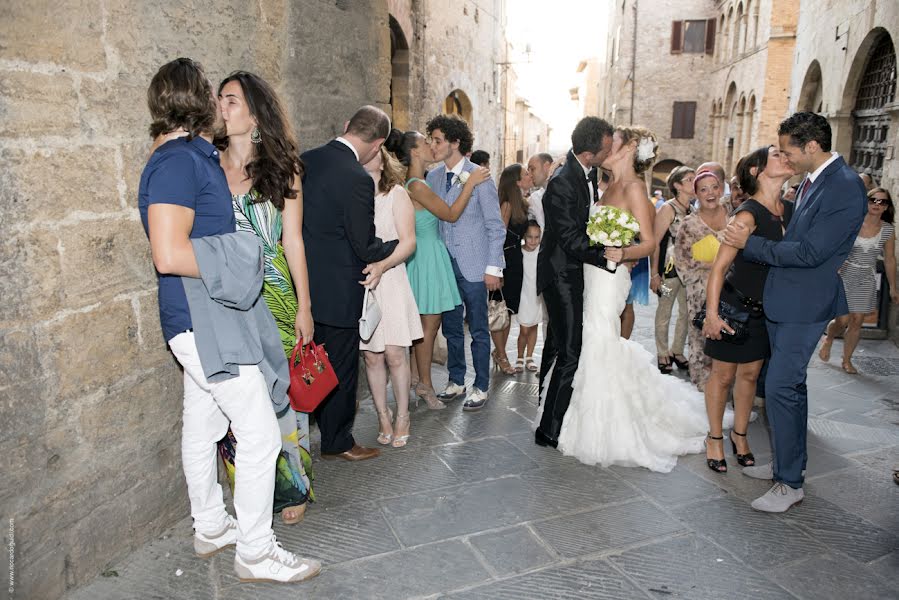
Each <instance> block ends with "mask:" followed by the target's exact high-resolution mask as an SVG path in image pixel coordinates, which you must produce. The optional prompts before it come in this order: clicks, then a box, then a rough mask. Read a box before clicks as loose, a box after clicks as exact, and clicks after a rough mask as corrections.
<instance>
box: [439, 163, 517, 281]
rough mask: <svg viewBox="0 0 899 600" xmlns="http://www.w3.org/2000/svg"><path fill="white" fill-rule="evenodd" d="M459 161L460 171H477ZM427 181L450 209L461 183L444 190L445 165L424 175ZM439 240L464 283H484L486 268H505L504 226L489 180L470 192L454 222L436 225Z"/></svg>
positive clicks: (495, 193)
mask: <svg viewBox="0 0 899 600" xmlns="http://www.w3.org/2000/svg"><path fill="white" fill-rule="evenodd" d="M462 160H463V161H465V163H464V166H463V167H462V170H463V171H466V172H470V171H474V170H475V169H476V168H477V165H475V164H474V163H473V162H471V161H470V160H468V159H467V158H463V159H462ZM427 179H428V185H429V186H430V187H431V189H432V190H434V193H435V194H437V195H438V196H440V197H441V198H443V200H444V201H445V202H446V203H447V204H448V205H450V206H452V205H453V203H455V201H456V200H457V199H458V198H459V195H460V194H461V193H462V184H461V183H456V184H454V185H453V187H451V188H450V190H449V191H448V192H447V191H446V165H445V164H441V165H440V166H439V167H437V168H436V169H434V170H433V171H431V172H430V173H428V177H427ZM440 237H441V238H443V243H445V244H446V249H447V250H449V253H450V256H452V257H453V258H454V259H455V260H456V264H458V265H459V270H460V271H461V272H462V276H463V277H464V278H465V279H466V280H467V281H471V282H478V281H484V273H485V272H486V270H487V267H499V268H500V269H504V268H505V267H506V259H505V257H504V255H503V243H504V242H505V241H506V225H505V224H504V223H503V218H502V216H500V213H499V195H498V194H497V191H496V185H495V184H494V183H493V181H492V180H490V179H488V180H487V181H485V182H484V183H482V184H480V185H478V186H477V187H476V188H475V189H474V191H473V192H472V197H471V200H470V201H469V202H468V206H466V207H465V210H464V211H462V215H461V216H460V217H459V220H458V221H456V222H455V223H446V222H444V221H441V222H440Z"/></svg>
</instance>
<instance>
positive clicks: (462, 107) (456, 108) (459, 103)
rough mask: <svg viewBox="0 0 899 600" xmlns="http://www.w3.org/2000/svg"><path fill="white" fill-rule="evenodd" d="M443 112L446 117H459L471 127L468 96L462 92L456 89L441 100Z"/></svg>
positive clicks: (470, 110)
mask: <svg viewBox="0 0 899 600" xmlns="http://www.w3.org/2000/svg"><path fill="white" fill-rule="evenodd" d="M443 112H445V113H446V114H448V115H459V116H460V117H462V118H463V119H465V120H466V121H467V122H468V124H469V126H471V125H472V120H471V119H472V109H471V100H469V98H468V94H466V93H465V92H463V91H462V90H459V89H456V90H453V91H452V92H450V93H449V94H447V96H446V98H445V99H444V100H443Z"/></svg>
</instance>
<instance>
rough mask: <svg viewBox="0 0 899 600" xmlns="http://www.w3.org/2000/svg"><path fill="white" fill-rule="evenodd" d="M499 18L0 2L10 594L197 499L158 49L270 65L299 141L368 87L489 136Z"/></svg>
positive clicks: (414, 1) (400, 11) (41, 588)
mask: <svg viewBox="0 0 899 600" xmlns="http://www.w3.org/2000/svg"><path fill="white" fill-rule="evenodd" d="M504 14H505V6H504V2H503V0H478V2H476V3H475V2H470V1H467V0H462V1H461V2H458V3H451V4H449V5H448V4H447V3H439V2H437V1H436V0H406V1H401V0H390V1H388V0H358V1H355V0H353V1H350V0H332V1H329V2H322V1H320V0H301V1H295V2H288V1H287V0H260V1H258V2H252V3H247V2H237V1H236V0H220V1H218V2H212V1H211V0H194V1H193V2H190V3H188V4H185V5H177V6H175V5H170V4H169V3H163V2H158V1H148V2H139V3H135V2H127V1H123V0H80V1H78V2H74V1H63V2H54V3H50V2H46V1H42V0H38V1H37V2H30V3H26V2H13V3H7V4H6V5H5V8H4V11H3V16H4V18H3V19H0V39H2V40H3V42H2V44H0V114H2V115H3V127H2V128H0V162H2V164H3V168H2V170H0V184H2V185H0V208H2V214H3V215H4V216H3V217H0V240H2V242H0V299H2V302H0V339H2V340H3V343H2V344H0V366H2V371H0V372H2V373H3V377H2V381H0V408H2V412H3V419H4V427H2V428H0V454H2V455H3V456H4V461H5V463H4V464H5V469H4V474H5V480H4V484H3V486H2V487H0V514H3V515H4V517H8V518H10V519H14V522H15V542H16V546H15V559H16V562H15V564H16V581H17V586H16V592H17V594H16V597H22V598H43V599H48V600H50V599H53V598H58V597H60V596H61V595H62V594H63V593H64V592H65V591H66V590H67V589H70V588H72V587H76V586H78V585H80V584H81V583H83V582H84V581H86V580H88V579H90V578H92V577H94V576H96V575H97V574H98V573H99V572H100V571H101V570H102V569H103V568H104V566H105V565H107V564H109V563H110V562H112V561H114V560H115V559H116V558H117V557H119V556H122V555H124V554H125V553H127V552H129V551H131V550H133V549H135V548H137V547H139V546H141V545H142V544H143V543H145V542H146V541H148V540H150V539H152V538H153V537H155V536H156V535H158V534H159V533H160V532H162V531H164V530H165V529H167V528H168V527H170V526H171V525H172V524H173V523H175V522H176V521H178V520H180V519H182V518H185V517H187V515H188V502H187V495H186V490H185V486H184V477H183V474H182V470H181V458H180V452H179V447H180V444H179V439H180V411H181V408H180V406H181V394H182V387H181V373H180V370H179V369H178V367H177V364H176V363H175V361H174V359H173V358H172V356H171V354H170V353H169V352H168V350H167V348H166V346H165V344H164V342H163V339H162V336H161V332H160V328H159V319H158V305H157V301H156V277H155V274H154V271H153V266H152V262H151V259H150V253H149V247H148V244H147V240H146V238H145V236H144V232H143V231H142V228H141V224H140V220H139V217H138V212H137V187H138V182H139V177H140V173H141V169H142V166H143V165H144V164H145V162H146V160H147V152H148V149H149V146H150V140H149V138H148V136H147V128H148V125H149V120H150V119H149V114H148V111H147V108H146V90H147V86H148V84H149V81H150V79H151V77H152V76H153V74H154V73H155V72H156V70H157V69H158V67H159V66H160V65H162V64H163V63H165V62H167V61H169V60H172V59H173V58H176V57H178V56H189V57H191V58H194V59H197V60H199V61H200V62H201V63H203V65H204V66H205V68H206V70H207V73H208V75H209V77H210V78H211V80H212V81H213V82H214V83H215V82H218V81H220V80H221V79H222V78H224V77H225V76H226V75H227V74H228V73H230V72H231V71H233V70H235V69H246V70H250V71H254V72H256V73H258V74H259V75H261V76H262V77H264V78H265V79H267V80H268V81H270V82H271V83H272V84H273V85H274V86H275V87H276V89H277V90H278V91H279V92H280V94H281V96H282V98H283V99H284V101H285V103H286V105H287V109H288V112H289V115H290V117H291V119H292V121H293V123H294V126H295V127H296V129H297V132H298V136H299V140H300V145H301V147H302V149H308V148H310V147H313V146H316V145H318V144H321V143H323V142H325V141H327V140H328V139H329V138H332V137H334V136H335V135H338V134H339V133H340V132H342V130H343V124H344V122H345V121H346V120H347V119H348V118H349V117H350V116H351V115H352V113H353V111H355V110H356V109H357V108H358V107H359V106H361V105H363V104H375V105H377V106H380V107H382V108H384V109H385V110H388V111H389V112H390V113H392V114H393V116H394V120H395V122H396V125H398V126H400V127H404V128H406V127H409V128H412V127H414V128H422V127H423V126H424V122H425V121H426V120H427V118H429V117H430V116H432V115H434V114H437V113H439V112H442V111H444V110H449V111H450V112H460V113H462V114H463V115H464V116H466V117H467V118H469V119H470V121H471V122H472V124H473V127H474V131H475V133H476V135H477V142H476V143H478V144H481V145H487V147H488V148H489V149H492V151H493V152H498V151H499V149H500V148H501V139H502V136H503V133H502V131H503V126H504V119H503V118H502V115H503V110H502V107H501V95H500V94H499V87H498V86H499V80H498V69H497V67H496V64H495V63H496V62H498V61H499V60H500V59H499V58H498V56H499V53H498V52H497V50H496V49H498V48H499V49H501V48H502V43H501V40H502V33H503V25H502V24H503V19H504ZM474 48H476V49H478V52H477V54H476V56H477V59H476V60H475V59H473V56H475V55H474V53H473V52H472V49H474ZM6 530H7V529H6V527H4V535H6ZM7 541H8V540H7Z"/></svg>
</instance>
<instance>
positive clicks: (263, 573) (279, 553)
mask: <svg viewBox="0 0 899 600" xmlns="http://www.w3.org/2000/svg"><path fill="white" fill-rule="evenodd" d="M234 570H235V571H236V572H237V577H238V578H239V579H240V580H241V581H243V582H276V583H297V582H300V581H306V580H307V579H311V578H312V577H315V576H316V575H318V574H319V573H320V572H321V570H322V564H321V563H320V562H319V561H317V560H314V559H311V558H300V557H298V556H297V555H296V554H294V553H292V552H288V551H287V550H285V549H284V548H282V547H281V544H279V543H278V542H277V541H276V540H275V536H274V535H273V536H272V542H271V546H269V549H268V551H267V552H265V553H264V554H262V555H261V556H259V557H257V558H254V559H246V558H243V557H241V556H240V554H235V555H234Z"/></svg>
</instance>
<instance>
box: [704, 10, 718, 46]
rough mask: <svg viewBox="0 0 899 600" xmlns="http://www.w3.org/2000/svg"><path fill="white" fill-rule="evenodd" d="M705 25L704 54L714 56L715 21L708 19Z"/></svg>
mask: <svg viewBox="0 0 899 600" xmlns="http://www.w3.org/2000/svg"><path fill="white" fill-rule="evenodd" d="M706 23H707V25H706V28H705V53H706V54H714V53H715V33H716V32H715V19H709V20H708V21H706Z"/></svg>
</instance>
